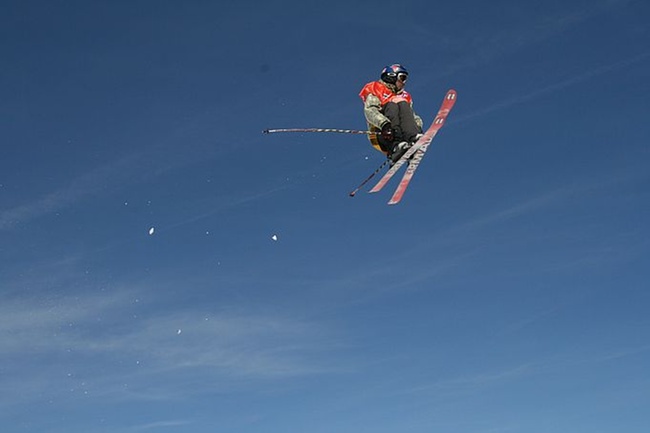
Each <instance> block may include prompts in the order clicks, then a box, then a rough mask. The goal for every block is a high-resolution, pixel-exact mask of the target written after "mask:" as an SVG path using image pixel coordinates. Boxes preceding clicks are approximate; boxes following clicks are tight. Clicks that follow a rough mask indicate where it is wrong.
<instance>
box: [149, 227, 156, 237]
mask: <svg viewBox="0 0 650 433" xmlns="http://www.w3.org/2000/svg"><path fill="white" fill-rule="evenodd" d="M155 231H156V229H155V228H153V227H151V228H150V229H149V236H151V235H153V232H155Z"/></svg>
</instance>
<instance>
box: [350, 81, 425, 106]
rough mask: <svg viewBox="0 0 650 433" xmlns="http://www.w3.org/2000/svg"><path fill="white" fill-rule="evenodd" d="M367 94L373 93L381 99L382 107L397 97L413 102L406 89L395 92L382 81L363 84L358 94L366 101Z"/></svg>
mask: <svg viewBox="0 0 650 433" xmlns="http://www.w3.org/2000/svg"><path fill="white" fill-rule="evenodd" d="M368 95H375V96H376V97H378V98H379V100H380V101H381V106H382V107H383V106H384V105H386V104H387V103H389V102H391V101H392V100H393V99H395V98H397V99H400V100H405V101H406V102H408V103H409V104H412V103H413V98H411V95H410V94H409V92H407V91H406V90H402V91H401V92H399V93H395V92H394V91H393V90H392V89H391V88H390V87H388V86H387V85H386V84H384V83H383V82H382V81H373V82H372V83H368V84H366V85H365V86H363V89H361V92H360V93H359V96H360V97H361V99H362V100H363V102H366V98H367V97H368Z"/></svg>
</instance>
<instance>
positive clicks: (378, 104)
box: [359, 64, 422, 163]
mask: <svg viewBox="0 0 650 433" xmlns="http://www.w3.org/2000/svg"><path fill="white" fill-rule="evenodd" d="M407 78H408V71H407V70H406V69H405V68H404V67H403V66H402V65H399V64H394V65H390V66H386V67H385V68H384V69H383V70H382V71H381V77H380V79H379V80H378V81H373V82H370V83H368V84H366V85H365V86H364V87H363V89H362V90H361V92H360V93H359V96H360V97H361V99H362V100H363V113H364V115H365V118H366V121H367V122H368V128H369V129H370V130H371V131H373V132H378V133H379V134H371V135H369V136H368V137H369V138H370V143H371V144H372V145H373V147H375V148H376V149H377V150H379V151H381V152H383V153H385V154H386V156H387V157H388V158H389V159H390V160H391V161H392V162H393V163H394V162H396V161H398V160H399V159H400V158H401V157H402V155H404V153H406V151H407V150H408V149H409V148H410V147H411V146H413V143H415V142H416V141H417V139H418V138H420V137H421V136H422V119H421V118H420V116H418V115H417V114H415V113H414V112H413V99H412V98H411V95H410V94H409V93H408V92H407V91H406V90H404V86H405V85H406V80H407Z"/></svg>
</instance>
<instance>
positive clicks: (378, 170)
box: [350, 159, 390, 197]
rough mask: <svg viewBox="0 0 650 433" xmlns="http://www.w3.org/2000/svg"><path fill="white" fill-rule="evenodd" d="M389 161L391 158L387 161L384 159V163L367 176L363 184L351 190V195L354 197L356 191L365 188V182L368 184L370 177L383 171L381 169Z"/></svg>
mask: <svg viewBox="0 0 650 433" xmlns="http://www.w3.org/2000/svg"><path fill="white" fill-rule="evenodd" d="M389 162H390V159H386V161H384V162H383V163H382V164H381V165H380V166H379V167H378V168H377V170H375V171H374V172H373V173H372V174H371V175H370V176H368V177H367V178H366V180H364V181H363V182H361V184H360V185H359V186H358V187H356V189H355V190H354V191H351V192H350V197H354V195H355V194H356V193H357V192H358V191H359V190H360V189H361V188H363V186H364V185H365V184H367V183H368V181H369V180H370V179H372V178H373V177H375V175H376V174H377V173H379V172H380V171H381V169H382V168H384V167H385V166H386V164H388V163H389Z"/></svg>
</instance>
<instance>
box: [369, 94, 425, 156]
mask: <svg viewBox="0 0 650 433" xmlns="http://www.w3.org/2000/svg"><path fill="white" fill-rule="evenodd" d="M382 114H383V115H384V116H386V117H387V118H388V120H390V124H391V126H392V128H393V136H394V140H393V141H392V142H390V143H389V142H387V141H386V140H384V139H383V138H382V137H381V136H379V137H378V142H379V146H380V147H381V148H382V150H383V151H384V152H388V153H390V152H391V151H392V150H393V146H394V145H395V144H396V143H400V142H402V141H408V142H409V143H413V142H414V141H415V136H416V135H417V134H420V133H421V132H422V129H421V128H420V127H419V126H418V124H417V123H416V122H415V115H414V114H413V108H412V107H411V104H409V103H408V102H406V101H400V102H389V103H387V104H386V105H384V106H383V108H382Z"/></svg>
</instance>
